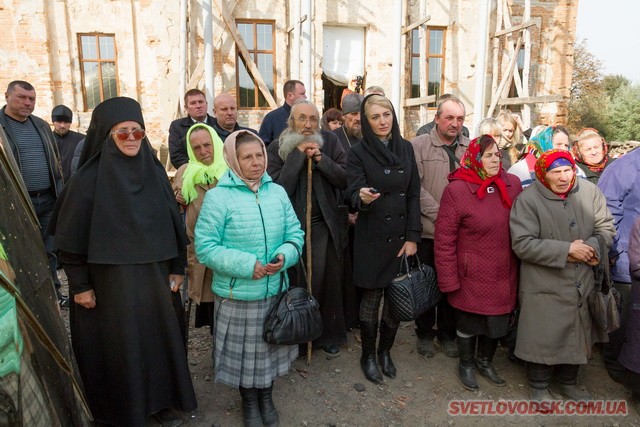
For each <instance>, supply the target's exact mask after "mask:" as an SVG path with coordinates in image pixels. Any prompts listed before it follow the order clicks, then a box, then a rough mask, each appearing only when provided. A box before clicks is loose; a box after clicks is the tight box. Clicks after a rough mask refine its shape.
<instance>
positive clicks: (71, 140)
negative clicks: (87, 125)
mask: <svg viewBox="0 0 640 427" xmlns="http://www.w3.org/2000/svg"><path fill="white" fill-rule="evenodd" d="M72 119H73V113H72V112H71V109H69V107H67V106H65V105H56V106H55V107H53V110H52V111H51V121H52V122H53V136H54V137H55V138H56V143H57V144H58V152H59V153H60V163H62V178H63V180H64V183H65V184H66V183H67V182H68V181H69V178H70V177H71V160H72V159H73V153H74V151H75V149H76V146H77V145H78V142H80V141H81V140H82V139H84V135H83V134H81V133H78V132H74V131H72V130H69V128H70V127H71V120H72Z"/></svg>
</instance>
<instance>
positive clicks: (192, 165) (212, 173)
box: [182, 123, 228, 204]
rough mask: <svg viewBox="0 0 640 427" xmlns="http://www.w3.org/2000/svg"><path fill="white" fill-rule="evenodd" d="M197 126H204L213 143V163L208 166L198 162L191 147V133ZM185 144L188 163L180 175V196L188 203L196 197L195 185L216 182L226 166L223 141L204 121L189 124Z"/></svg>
mask: <svg viewBox="0 0 640 427" xmlns="http://www.w3.org/2000/svg"><path fill="white" fill-rule="evenodd" d="M198 128H205V129H206V130H207V132H209V135H210V136H211V143H212V144H213V163H211V165H209V166H207V165H205V164H204V163H200V162H199V161H198V160H197V159H196V155H195V154H194V153H193V150H192V149H191V143H190V141H191V134H192V133H193V131H194V130H196V129H198ZM185 144H187V154H188V155H189V164H188V165H187V168H186V169H185V171H184V175H183V176H182V197H184V200H185V202H187V204H189V203H191V202H192V201H194V200H195V199H197V198H198V193H197V192H196V185H201V184H202V185H209V184H213V183H215V182H217V181H218V180H219V179H220V178H221V177H222V174H224V173H225V171H226V170H227V169H228V167H227V164H226V163H225V161H224V156H223V154H222V151H223V147H224V145H223V142H222V140H221V139H220V137H219V136H218V134H217V133H216V131H215V130H214V129H213V128H212V127H210V126H207V125H205V124H204V123H196V124H195V125H193V126H191V128H190V129H189V132H187V137H186V138H185Z"/></svg>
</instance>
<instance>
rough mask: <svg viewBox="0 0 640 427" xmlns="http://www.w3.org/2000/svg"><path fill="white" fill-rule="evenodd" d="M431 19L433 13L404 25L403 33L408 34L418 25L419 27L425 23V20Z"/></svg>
mask: <svg viewBox="0 0 640 427" xmlns="http://www.w3.org/2000/svg"><path fill="white" fill-rule="evenodd" d="M430 19H431V15H427V17H426V18H424V19H421V20H419V21H417V22H414V23H413V24H410V25H408V26H406V27H404V28H403V29H402V34H407V33H408V32H409V31H411V30H413V29H414V28H416V27H419V26H420V25H422V24H424V23H425V22H427V21H429V20H430Z"/></svg>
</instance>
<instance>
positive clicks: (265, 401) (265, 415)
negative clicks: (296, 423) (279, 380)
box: [258, 383, 280, 426]
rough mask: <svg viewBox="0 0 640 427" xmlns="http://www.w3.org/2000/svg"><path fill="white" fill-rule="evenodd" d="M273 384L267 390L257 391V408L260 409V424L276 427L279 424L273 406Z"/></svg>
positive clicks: (260, 389)
mask: <svg viewBox="0 0 640 427" xmlns="http://www.w3.org/2000/svg"><path fill="white" fill-rule="evenodd" d="M272 391H273V383H271V385H270V386H269V387H267V388H259V389H258V406H259V407H260V415H262V424H264V425H266V426H277V425H279V423H280V417H278V411H277V410H276V407H275V406H274V405H273V397H272V395H271V393H272Z"/></svg>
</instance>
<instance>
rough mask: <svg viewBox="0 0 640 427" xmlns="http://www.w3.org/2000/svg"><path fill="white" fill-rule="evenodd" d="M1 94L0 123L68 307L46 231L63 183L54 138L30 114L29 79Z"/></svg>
mask: <svg viewBox="0 0 640 427" xmlns="http://www.w3.org/2000/svg"><path fill="white" fill-rule="evenodd" d="M4 96H5V100H6V101H7V104H6V105H5V106H4V107H2V110H0V125H1V126H2V128H3V129H4V131H5V133H6V135H7V142H8V145H9V147H10V149H11V153H12V154H13V157H14V158H15V160H16V162H17V164H18V167H19V168H20V173H21V174H22V179H23V181H24V183H25V186H26V188H27V191H28V192H29V197H30V198H31V204H32V205H33V208H34V210H35V213H36V215H37V216H38V221H39V222H40V237H42V242H43V243H44V247H45V250H46V252H47V257H48V259H49V271H50V272H51V279H52V280H53V283H54V285H55V286H56V291H57V294H58V300H59V303H60V305H62V306H63V307H68V304H69V302H68V299H67V297H66V296H64V295H62V294H61V293H60V281H59V280H58V274H57V265H58V260H57V258H56V254H55V247H54V243H53V237H52V236H50V235H49V234H48V233H47V227H48V226H49V220H50V219H51V214H52V213H53V206H54V205H55V203H56V200H57V198H58V195H59V194H60V192H61V191H62V187H63V182H62V170H61V167H60V156H59V154H58V149H57V147H56V142H55V138H54V136H53V133H52V132H51V128H50V127H49V124H48V123H47V122H46V121H44V120H42V119H41V118H40V117H36V116H34V115H33V114H31V113H33V110H34V109H35V106H36V90H35V88H34V87H33V86H32V85H31V84H30V83H28V82H25V81H22V80H14V81H12V82H11V83H9V86H8V87H7V91H6V92H5V94H4Z"/></svg>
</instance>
